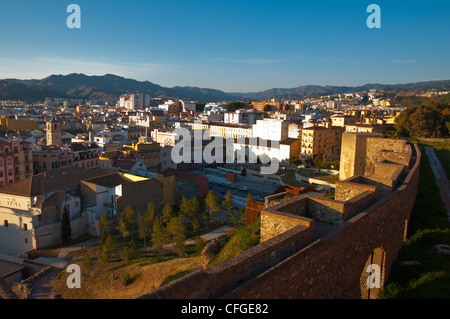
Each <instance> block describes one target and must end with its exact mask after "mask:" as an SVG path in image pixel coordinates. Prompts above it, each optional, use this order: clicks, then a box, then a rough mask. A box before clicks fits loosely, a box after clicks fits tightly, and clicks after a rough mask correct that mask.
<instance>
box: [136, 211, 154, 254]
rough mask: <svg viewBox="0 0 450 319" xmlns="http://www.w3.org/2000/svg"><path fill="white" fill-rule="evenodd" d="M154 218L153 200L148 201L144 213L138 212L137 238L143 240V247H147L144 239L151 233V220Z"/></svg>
mask: <svg viewBox="0 0 450 319" xmlns="http://www.w3.org/2000/svg"><path fill="white" fill-rule="evenodd" d="M154 220H155V205H154V204H153V202H150V203H148V205H147V209H146V210H145V213H144V214H138V216H137V227H138V234H139V238H140V239H142V240H144V247H146V248H147V244H146V239H147V238H148V237H149V236H150V235H151V233H152V229H153V222H154Z"/></svg>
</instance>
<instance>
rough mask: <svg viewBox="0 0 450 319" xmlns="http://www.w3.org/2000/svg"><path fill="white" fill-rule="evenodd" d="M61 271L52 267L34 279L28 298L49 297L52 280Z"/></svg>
mask: <svg viewBox="0 0 450 319" xmlns="http://www.w3.org/2000/svg"><path fill="white" fill-rule="evenodd" d="M60 271H61V269H57V268H53V269H52V270H50V271H49V272H48V273H47V274H45V275H44V276H42V277H41V278H39V279H38V280H36V281H35V282H34V283H33V284H32V286H33V291H32V293H31V296H30V299H51V291H52V280H53V278H54V277H55V276H56V275H57V274H58V273H59V272H60Z"/></svg>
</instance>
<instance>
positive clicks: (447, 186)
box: [425, 147, 450, 221]
mask: <svg viewBox="0 0 450 319" xmlns="http://www.w3.org/2000/svg"><path fill="white" fill-rule="evenodd" d="M425 152H426V154H427V156H428V159H429V160H430V165H431V169H432V170H433V173H434V176H435V177H436V183H437V185H438V187H439V189H440V191H441V198H442V201H443V202H444V204H445V207H446V208H447V217H448V221H450V181H449V180H448V178H447V174H446V173H445V171H444V169H443V168H442V164H441V162H440V161H439V158H438V157H437V155H436V152H435V151H434V148H433V147H425Z"/></svg>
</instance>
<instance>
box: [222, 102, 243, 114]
mask: <svg viewBox="0 0 450 319" xmlns="http://www.w3.org/2000/svg"><path fill="white" fill-rule="evenodd" d="M246 107H247V104H246V103H244V102H231V103H228V104H227V106H226V109H227V111H228V112H234V111H236V110H237V109H243V108H246Z"/></svg>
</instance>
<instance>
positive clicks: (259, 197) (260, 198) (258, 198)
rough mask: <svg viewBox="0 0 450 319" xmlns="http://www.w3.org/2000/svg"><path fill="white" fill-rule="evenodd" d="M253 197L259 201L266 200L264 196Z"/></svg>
mask: <svg viewBox="0 0 450 319" xmlns="http://www.w3.org/2000/svg"><path fill="white" fill-rule="evenodd" d="M253 199H254V200H256V201H258V202H264V198H262V197H261V196H255V197H253Z"/></svg>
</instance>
